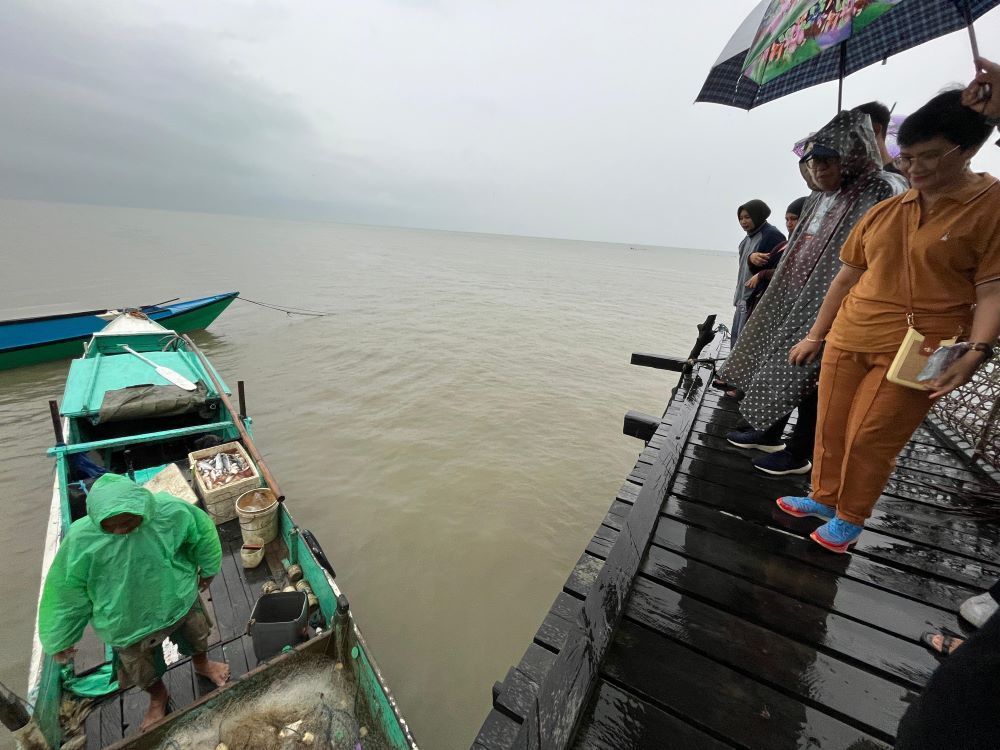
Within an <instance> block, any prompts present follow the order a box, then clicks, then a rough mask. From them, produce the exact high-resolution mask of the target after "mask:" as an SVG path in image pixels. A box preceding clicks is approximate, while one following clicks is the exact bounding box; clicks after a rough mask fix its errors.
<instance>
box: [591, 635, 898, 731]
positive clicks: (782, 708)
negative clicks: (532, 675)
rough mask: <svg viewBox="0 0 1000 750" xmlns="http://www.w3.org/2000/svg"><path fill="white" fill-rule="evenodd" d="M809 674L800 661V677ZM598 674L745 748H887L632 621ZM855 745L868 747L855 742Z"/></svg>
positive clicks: (856, 729) (827, 716)
mask: <svg viewBox="0 0 1000 750" xmlns="http://www.w3.org/2000/svg"><path fill="white" fill-rule="evenodd" d="M665 668H667V671H666V672H665ZM807 669H808V664H803V679H807V677H808V674H807ZM603 671H604V673H605V674H606V675H607V677H608V678H610V679H612V680H614V681H616V682H617V683H618V684H624V685H627V686H628V687H629V689H630V690H631V691H632V692H635V693H637V694H640V695H643V696H645V697H646V698H647V699H648V700H649V701H651V702H652V703H654V704H655V705H657V706H660V707H662V708H663V709H665V710H667V711H669V712H670V713H671V714H673V715H674V716H678V717H680V718H681V719H683V720H684V721H686V722H687V723H692V724H695V725H698V726H705V727H711V728H712V730H713V731H714V732H715V733H717V734H718V735H719V736H720V737H721V738H723V739H725V740H726V741H728V742H731V743H733V744H735V745H738V746H739V747H745V748H748V749H749V750H773V749H774V748H777V747H789V746H793V745H792V744H791V743H792V742H794V740H795V738H809V742H810V745H809V746H810V747H813V748H821V749H823V750H843V748H847V747H851V748H852V750H859V749H860V748H881V749H882V750H888V748H889V744H888V743H886V742H884V741H881V740H879V739H878V738H876V737H874V736H872V735H870V734H868V733H867V732H865V731H864V730H863V729H860V728H858V727H856V726H852V725H851V724H849V723H848V722H846V721H843V720H841V719H840V718H837V717H834V716H831V715H830V714H829V713H827V712H826V711H824V710H822V709H821V708H819V707H817V706H815V705H808V704H804V703H802V702H800V701H798V700H796V699H794V698H791V697H789V696H788V695H786V694H785V693H783V692H781V691H778V690H775V689H774V688H771V687H769V686H767V685H764V684H762V683H760V682H758V681H757V680H755V679H753V678H752V677H749V676H747V675H746V674H743V673H741V672H738V671H736V670H733V669H731V668H729V667H727V666H725V665H722V664H719V663H718V662H717V661H715V660H714V659H711V658H708V657H706V656H704V655H702V654H699V653H696V652H695V651H692V650H690V649H688V648H686V647H685V646H683V645H681V644H680V643H677V642H676V641H673V640H671V639H669V638H665V637H664V636H662V635H659V634H657V633H656V632H654V631H652V630H649V629H648V628H644V627H642V626H641V625H639V624H637V623H635V622H633V621H632V620H631V619H627V620H625V621H623V622H622V623H621V625H620V627H619V629H618V633H617V635H616V637H615V640H614V643H613V644H612V646H611V649H610V651H609V652H608V656H607V659H606V660H605V663H604V670H603ZM668 675H669V676H668ZM859 742H862V743H866V744H853V743H859Z"/></svg>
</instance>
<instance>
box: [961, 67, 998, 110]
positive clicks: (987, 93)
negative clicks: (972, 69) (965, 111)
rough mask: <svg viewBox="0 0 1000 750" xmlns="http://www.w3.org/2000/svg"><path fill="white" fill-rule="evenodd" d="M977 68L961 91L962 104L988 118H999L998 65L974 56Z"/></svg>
mask: <svg viewBox="0 0 1000 750" xmlns="http://www.w3.org/2000/svg"><path fill="white" fill-rule="evenodd" d="M976 68H977V69H978V70H979V72H978V73H976V77H975V78H974V79H972V82H971V83H970V84H969V85H968V86H966V87H965V91H963V92H962V104H964V105H965V106H966V107H971V108H972V109H974V110H976V111H977V112H982V113H983V114H984V115H986V117H987V118H989V119H990V120H998V119H1000V65H997V64H996V63H995V62H992V61H991V60H987V59H986V58H985V57H977V58H976Z"/></svg>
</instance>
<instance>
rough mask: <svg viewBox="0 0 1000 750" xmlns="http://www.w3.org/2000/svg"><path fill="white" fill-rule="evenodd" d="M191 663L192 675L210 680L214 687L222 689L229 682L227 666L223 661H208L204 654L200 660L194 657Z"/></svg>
mask: <svg viewBox="0 0 1000 750" xmlns="http://www.w3.org/2000/svg"><path fill="white" fill-rule="evenodd" d="M192 661H193V662H194V673H195V674H200V675H201V676H202V677H205V678H207V679H209V680H211V681H212V684H213V685H215V686H216V687H222V686H223V685H225V684H226V683H227V682H228V681H229V665H228V664H226V663H225V662H224V661H209V660H208V657H207V656H205V655H204V654H202V655H201V658H200V659H199V658H198V657H195V658H194V659H193V660H192Z"/></svg>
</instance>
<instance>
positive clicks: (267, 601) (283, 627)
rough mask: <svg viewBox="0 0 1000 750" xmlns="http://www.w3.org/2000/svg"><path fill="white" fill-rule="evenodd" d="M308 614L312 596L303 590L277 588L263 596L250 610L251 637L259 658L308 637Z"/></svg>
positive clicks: (275, 652) (266, 656)
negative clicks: (251, 610) (305, 631)
mask: <svg viewBox="0 0 1000 750" xmlns="http://www.w3.org/2000/svg"><path fill="white" fill-rule="evenodd" d="M308 617H309V603H308V599H307V598H306V595H305V594H304V593H303V592H301V591H276V592H275V593H273V594H264V596H262V597H260V598H259V599H258V600H257V603H256V604H254V605H253V612H251V613H250V638H251V639H252V640H253V652H254V654H255V655H256V656H257V661H264V660H265V659H269V658H270V657H272V656H274V655H275V654H278V653H281V650H282V649H283V648H284V647H285V646H294V645H296V644H297V643H300V642H301V641H303V640H305V637H304V634H303V631H304V630H305V627H306V621H307V619H308Z"/></svg>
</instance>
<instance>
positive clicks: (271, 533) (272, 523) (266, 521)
mask: <svg viewBox="0 0 1000 750" xmlns="http://www.w3.org/2000/svg"><path fill="white" fill-rule="evenodd" d="M236 513H237V515H238V516H239V517H240V533H241V534H242V535H243V541H244V542H245V543H246V544H267V543H268V542H271V541H274V538H275V537H276V536H278V498H277V497H275V496H274V493H273V492H271V490H269V489H268V488H267V487H260V488H258V489H254V490H250V491H249V492H244V493H243V494H242V495H240V496H239V497H238V498H236Z"/></svg>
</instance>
